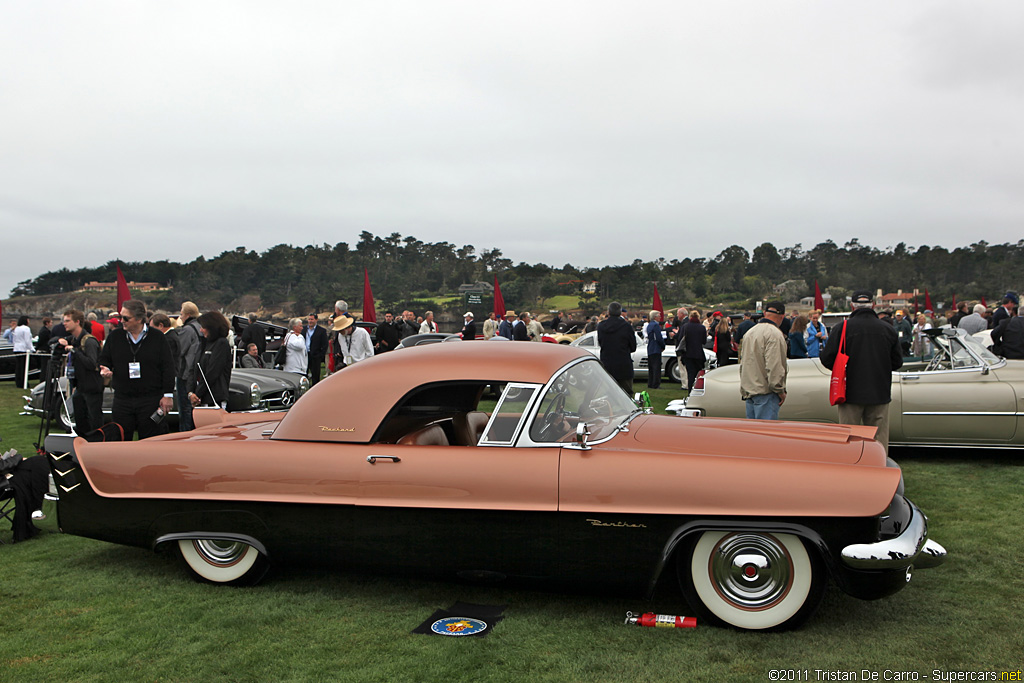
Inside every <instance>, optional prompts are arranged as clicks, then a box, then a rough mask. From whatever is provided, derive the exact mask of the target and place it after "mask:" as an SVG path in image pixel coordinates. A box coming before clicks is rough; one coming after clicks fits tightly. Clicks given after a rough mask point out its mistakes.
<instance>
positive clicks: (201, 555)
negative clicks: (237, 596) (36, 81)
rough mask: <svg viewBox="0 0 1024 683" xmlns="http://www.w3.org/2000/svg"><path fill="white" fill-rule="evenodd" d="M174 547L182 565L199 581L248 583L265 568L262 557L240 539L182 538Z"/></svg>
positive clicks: (232, 583)
mask: <svg viewBox="0 0 1024 683" xmlns="http://www.w3.org/2000/svg"><path fill="white" fill-rule="evenodd" d="M178 550H179V552H180V553H181V559H182V560H183V561H184V562H185V565H186V566H187V567H188V568H189V569H190V570H191V571H192V573H193V575H194V576H195V578H197V579H199V580H201V581H208V582H210V583H224V584H230V585H236V586H244V585H252V584H254V583H256V582H258V581H259V580H260V579H262V578H263V575H264V574H265V573H266V571H267V565H268V563H267V559H266V557H264V556H263V555H261V554H260V551H258V550H257V549H256V548H254V547H252V546H251V545H249V544H247V543H243V542H241V541H225V540H214V539H208V538H201V539H186V540H180V541H178Z"/></svg>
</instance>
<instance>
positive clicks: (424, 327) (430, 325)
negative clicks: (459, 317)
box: [420, 311, 437, 334]
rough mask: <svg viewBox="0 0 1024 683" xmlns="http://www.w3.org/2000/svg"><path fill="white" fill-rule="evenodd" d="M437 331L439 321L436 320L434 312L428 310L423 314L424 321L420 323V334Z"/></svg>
mask: <svg viewBox="0 0 1024 683" xmlns="http://www.w3.org/2000/svg"><path fill="white" fill-rule="evenodd" d="M428 332H437V323H435V322H434V312H433V311H427V312H426V313H424V314H423V323H422V324H421V325H420V334H427V333H428Z"/></svg>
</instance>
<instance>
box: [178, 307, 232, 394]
mask: <svg viewBox="0 0 1024 683" xmlns="http://www.w3.org/2000/svg"><path fill="white" fill-rule="evenodd" d="M198 322H199V329H200V331H201V332H202V335H203V347H202V351H201V352H200V354H199V368H200V370H202V372H197V373H196V380H195V383H194V384H193V385H192V387H191V391H190V392H189V395H188V399H189V400H190V401H191V402H192V405H194V406H197V405H200V404H202V405H204V406H220V407H221V408H224V409H227V405H228V385H229V384H230V382H231V345H230V344H228V339H227V337H228V321H227V318H225V317H224V316H223V315H221V314H220V313H218V312H217V311H207V312H206V313H203V314H202V315H201V316H199V319H198ZM204 378H205V379H204ZM211 391H212V392H213V395H212V396H211V395H210V392H211Z"/></svg>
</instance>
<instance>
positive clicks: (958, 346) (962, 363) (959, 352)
mask: <svg viewBox="0 0 1024 683" xmlns="http://www.w3.org/2000/svg"><path fill="white" fill-rule="evenodd" d="M949 350H950V351H951V352H952V355H953V367H954V368H974V367H978V361H977V360H975V358H974V356H972V355H971V352H970V351H968V350H967V349H966V348H964V345H963V344H962V343H960V340H959V339H950V340H949Z"/></svg>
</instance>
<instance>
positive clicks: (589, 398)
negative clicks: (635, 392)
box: [530, 359, 637, 443]
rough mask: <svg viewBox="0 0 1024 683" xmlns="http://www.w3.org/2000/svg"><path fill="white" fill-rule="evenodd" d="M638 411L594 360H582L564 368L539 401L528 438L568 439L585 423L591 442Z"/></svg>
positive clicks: (538, 441) (604, 435) (537, 439)
mask: <svg viewBox="0 0 1024 683" xmlns="http://www.w3.org/2000/svg"><path fill="white" fill-rule="evenodd" d="M636 411H637V407H636V404H635V403H633V401H632V400H630V398H629V396H627V395H626V393H625V392H624V391H622V388H621V387H619V385H618V384H616V383H615V380H613V379H612V378H611V377H610V376H609V375H608V373H607V372H605V369H604V367H603V366H602V365H601V363H600V362H599V361H598V360H597V359H593V360H584V361H582V362H580V363H575V364H573V365H571V366H570V367H568V368H566V369H565V370H563V371H562V372H561V373H559V374H558V376H557V377H556V378H555V380H554V381H553V382H552V383H551V386H550V387H549V388H548V390H547V392H546V393H545V394H544V398H543V399H542V400H541V403H540V408H539V409H538V410H537V417H536V419H534V421H533V426H532V427H531V428H530V438H531V439H532V440H533V441H534V442H537V443H552V442H567V441H570V440H571V439H572V438H573V437H574V436H575V434H576V425H578V424H579V423H580V422H586V423H587V425H588V427H589V428H590V434H591V436H590V438H591V440H592V441H597V440H599V439H602V438H605V437H608V436H611V434H612V432H613V431H614V430H615V429H616V428H617V427H618V426H619V425H620V424H622V423H623V421H625V420H626V419H627V418H629V416H630V415H632V414H633V413H634V412H636Z"/></svg>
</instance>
